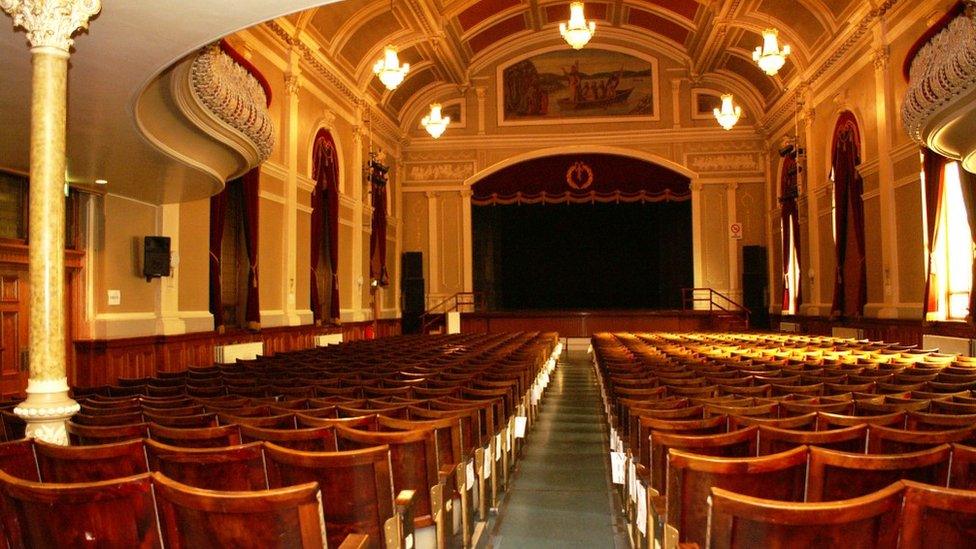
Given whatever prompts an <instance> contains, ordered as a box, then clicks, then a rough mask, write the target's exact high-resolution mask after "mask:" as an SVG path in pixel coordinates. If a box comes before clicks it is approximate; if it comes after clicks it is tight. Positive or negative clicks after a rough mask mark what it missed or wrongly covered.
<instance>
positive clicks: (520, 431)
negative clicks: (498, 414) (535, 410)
mask: <svg viewBox="0 0 976 549" xmlns="http://www.w3.org/2000/svg"><path fill="white" fill-rule="evenodd" d="M528 424H529V420H528V418H527V417H525V416H517V417H516V418H515V438H525V427H526V426H527V425H528Z"/></svg>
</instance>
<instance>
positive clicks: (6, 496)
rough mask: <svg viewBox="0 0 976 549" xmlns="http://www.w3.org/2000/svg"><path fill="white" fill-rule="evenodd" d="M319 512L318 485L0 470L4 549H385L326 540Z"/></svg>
mask: <svg viewBox="0 0 976 549" xmlns="http://www.w3.org/2000/svg"><path fill="white" fill-rule="evenodd" d="M319 507H320V504H319V486H318V484H317V483H315V482H309V483H303V484H299V485H295V486H289V487H285V488H278V489H272V490H257V491H248V492H233V493H231V492H215V491H209V490H200V489H196V488H192V487H190V486H186V485H184V484H182V483H179V482H176V481H174V480H172V479H169V478H167V477H166V476H165V475H163V474H161V473H142V474H138V475H134V476H129V477H125V478H120V479H114V480H106V481H97V482H84V483H72V484H61V483H55V484H49V483H39V482H31V481H25V480H21V479H18V478H16V477H13V476H10V475H8V474H7V473H5V472H3V471H0V511H2V519H0V534H2V541H3V542H4V544H5V546H7V547H109V548H115V547H118V548H122V547H145V548H150V547H172V548H179V547H238V548H255V549H258V548H261V549H264V548H276V547H279V548H293V547H303V548H321V547H338V548H340V549H365V548H367V547H379V546H380V545H378V544H377V543H376V538H373V537H371V536H368V535H363V534H350V535H348V536H344V537H342V538H341V539H339V540H338V541H333V539H334V538H335V536H333V535H332V534H331V533H329V535H328V543H327V542H326V539H325V535H324V534H325V533H327V532H328V530H327V529H326V530H325V531H323V526H322V522H321V521H322V518H321V513H320V510H319ZM326 528H327V527H326ZM395 546H396V547H403V546H404V544H399V545H395Z"/></svg>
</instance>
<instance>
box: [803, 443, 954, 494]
mask: <svg viewBox="0 0 976 549" xmlns="http://www.w3.org/2000/svg"><path fill="white" fill-rule="evenodd" d="M949 455H950V448H949V445H947V444H946V445H942V446H937V447H935V448H932V449H929V450H923V451H920V452H912V453H906V454H892V455H866V454H854V453H850V452H838V451H836V450H828V449H825V448H816V447H812V446H811V447H810V467H809V473H808V476H807V501H834V500H841V499H850V498H854V497H860V496H863V495H866V494H870V493H871V492H873V491H875V490H880V489H881V488H883V487H885V486H887V485H889V484H891V483H892V482H895V481H898V480H901V479H909V480H915V481H918V482H924V483H926V484H936V485H939V486H945V485H946V483H947V480H948V475H949Z"/></svg>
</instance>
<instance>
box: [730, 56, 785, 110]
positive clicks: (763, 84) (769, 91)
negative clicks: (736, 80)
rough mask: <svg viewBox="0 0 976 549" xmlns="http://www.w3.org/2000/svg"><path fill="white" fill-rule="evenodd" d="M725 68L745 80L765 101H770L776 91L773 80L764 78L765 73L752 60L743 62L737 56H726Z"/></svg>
mask: <svg viewBox="0 0 976 549" xmlns="http://www.w3.org/2000/svg"><path fill="white" fill-rule="evenodd" d="M725 68H726V69H728V70H730V71H732V72H734V73H736V74H738V75H739V76H741V77H742V78H744V79H746V80H747V81H748V82H749V83H750V84H752V85H753V86H755V88H756V89H757V90H759V93H760V94H762V96H763V97H765V98H766V99H767V100H769V99H771V98H772V96H773V94H774V93H775V92H776V91H777V89H778V88H777V87H776V84H775V83H774V82H773V80H772V79H771V78H770V77H768V76H766V73H764V72H763V71H761V70H760V69H759V67H758V66H756V64H755V63H753V62H752V59H749V60H745V59H743V58H741V57H739V56H737V55H727V56H726V59H725Z"/></svg>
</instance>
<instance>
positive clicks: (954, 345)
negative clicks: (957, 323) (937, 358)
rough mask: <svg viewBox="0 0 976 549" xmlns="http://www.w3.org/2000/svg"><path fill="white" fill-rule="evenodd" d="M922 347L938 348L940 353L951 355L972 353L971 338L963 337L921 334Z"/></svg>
mask: <svg viewBox="0 0 976 549" xmlns="http://www.w3.org/2000/svg"><path fill="white" fill-rule="evenodd" d="M922 347H923V348H925V349H938V350H939V352H940V353H946V354H953V355H967V356H971V355H972V354H973V352H972V351H973V340H972V339H967V338H965V337H945V336H938V335H931V334H923V335H922Z"/></svg>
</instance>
